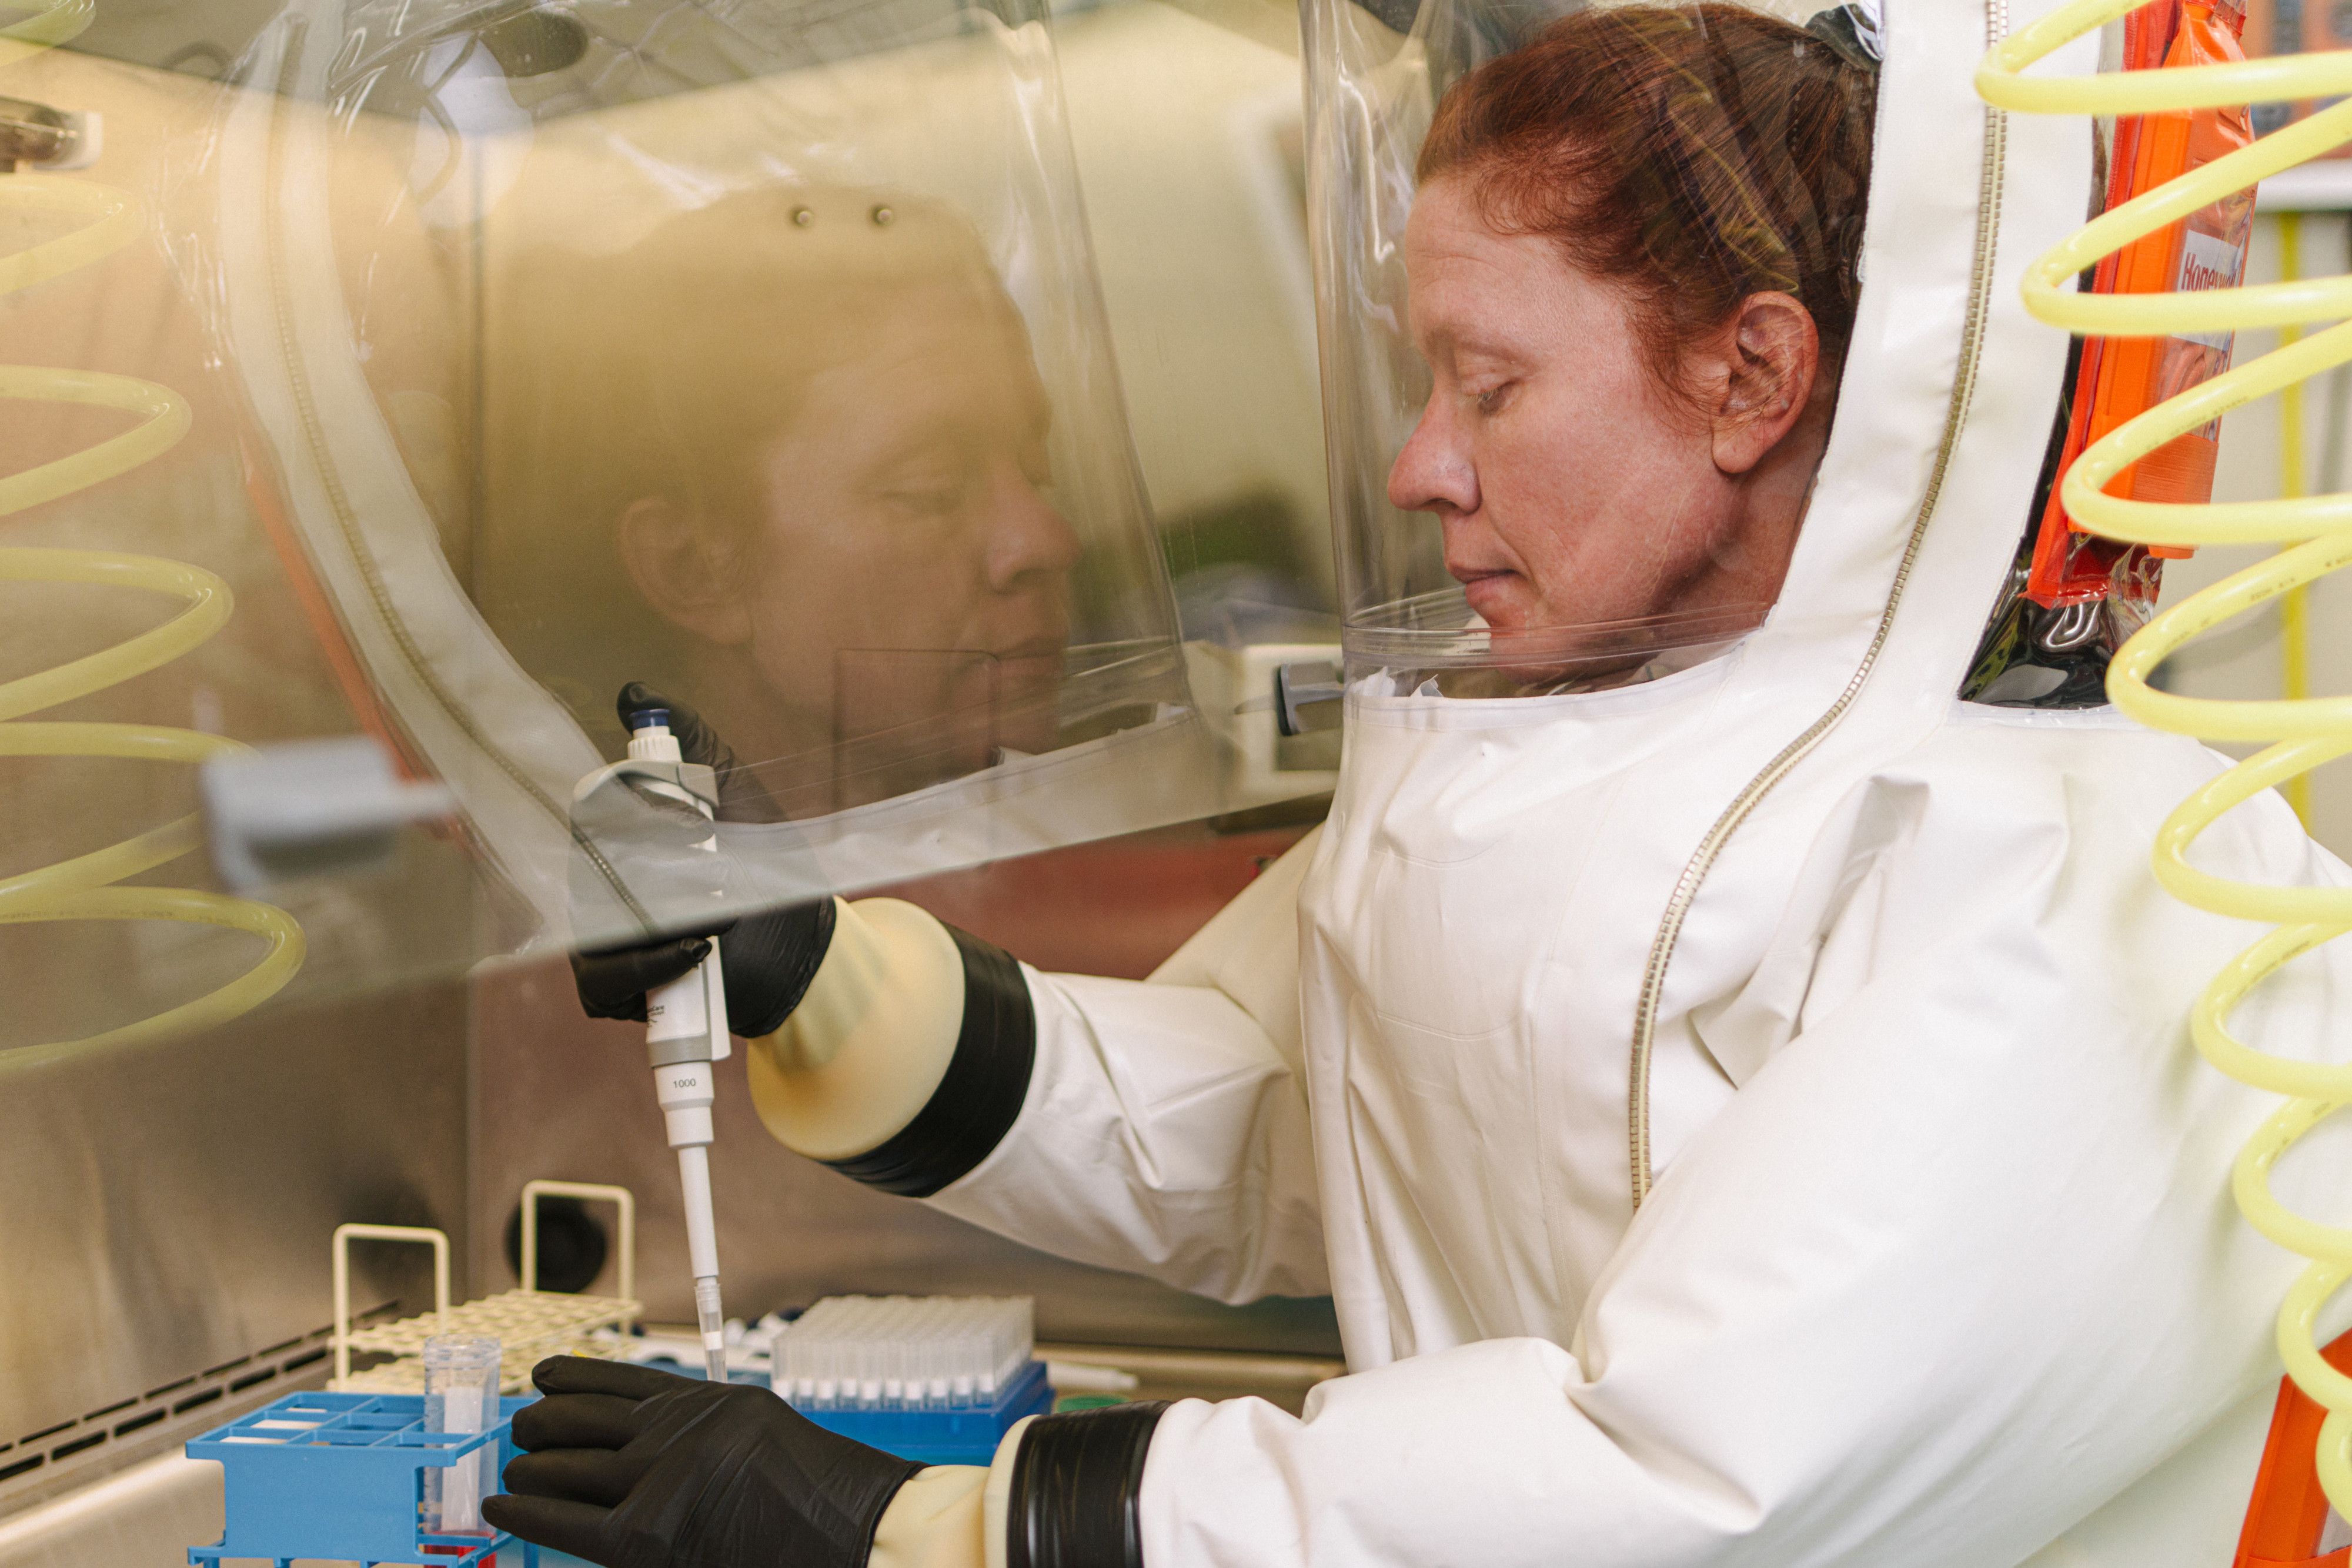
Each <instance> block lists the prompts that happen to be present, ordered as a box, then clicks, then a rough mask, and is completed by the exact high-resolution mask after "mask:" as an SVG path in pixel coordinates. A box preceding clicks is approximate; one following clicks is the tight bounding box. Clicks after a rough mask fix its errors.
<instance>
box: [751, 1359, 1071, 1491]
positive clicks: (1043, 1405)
mask: <svg viewBox="0 0 2352 1568" xmlns="http://www.w3.org/2000/svg"><path fill="white" fill-rule="evenodd" d="M796 1407H797V1406H796ZM1053 1408H1054V1390H1053V1387H1052V1386H1051V1385H1049V1384H1047V1383H1046V1381H1045V1363H1044V1362H1042V1361H1033V1362H1030V1363H1028V1364H1026V1365H1024V1367H1022V1369H1021V1370H1020V1372H1019V1373H1018V1374H1016V1375H1014V1376H1013V1379H1012V1381H1010V1382H1009V1383H1007V1384H1005V1385H1003V1387H1001V1388H999V1389H998V1390H997V1392H996V1398H995V1400H994V1402H993V1403H992V1404H987V1405H967V1406H949V1407H948V1408H946V1409H943V1410H903V1409H901V1410H889V1409H880V1410H859V1409H842V1408H837V1407H836V1408H833V1409H804V1410H802V1411H801V1414H802V1415H803V1416H807V1417H808V1418H809V1419H810V1420H812V1421H814V1422H815V1423H816V1424H817V1425H818V1426H820V1427H824V1429H825V1430H826V1431H828V1432H838V1433H840V1434H841V1435H842V1436H843V1437H855V1438H856V1439H857V1440H858V1441H859V1442H861V1443H864V1444H866V1445H867V1446H868V1447H870V1448H880V1449H881V1450H882V1451H883V1452H885V1453H888V1454H896V1455H898V1457H899V1458H902V1459H910V1460H912V1461H914V1462H915V1463H916V1464H919V1465H984V1464H987V1463H988V1462H989V1461H990V1460H992V1459H993V1458H996V1445H997V1444H998V1443H1000V1442H1002V1441H1003V1438H1004V1434H1005V1433H1007V1432H1009V1431H1011V1430H1012V1429H1013V1423H1014V1422H1016V1421H1018V1420H1020V1419H1021V1418H1022V1417H1023V1416H1043V1415H1045V1414H1046V1413H1048V1412H1049V1411H1051V1410H1052V1409H1053Z"/></svg>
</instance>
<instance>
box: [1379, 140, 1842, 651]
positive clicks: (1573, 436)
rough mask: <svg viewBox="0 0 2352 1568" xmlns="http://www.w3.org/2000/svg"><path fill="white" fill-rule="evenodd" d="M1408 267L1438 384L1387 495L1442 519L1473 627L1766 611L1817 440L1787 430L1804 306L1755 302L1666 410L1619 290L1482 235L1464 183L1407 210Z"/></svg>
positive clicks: (1798, 395) (1510, 238) (1804, 360)
mask: <svg viewBox="0 0 2352 1568" xmlns="http://www.w3.org/2000/svg"><path fill="white" fill-rule="evenodd" d="M1405 255H1406V266H1407V269H1408V271H1409V273H1410V275H1411V279H1412V283H1411V287H1412V331H1413V338H1414V341H1415V342H1416V344H1417V345H1418V346H1419V348H1420V349H1421V351H1422V353H1423V357H1424V358H1425V359H1426V360H1427V361H1428V362H1429V367H1430V371H1431V372H1432V375H1433V382H1434V385H1433V390H1432V392H1431V393H1430V399H1429V403H1428V406H1427V408H1426V409H1425V410H1424V411H1423V414H1422V418H1421V422H1420V423H1419V425H1418V426H1417V427H1416V428H1415V429H1414V431H1413V434H1412V439H1411V440H1409V441H1408V442H1407V443H1406V444H1405V447H1404V450H1403V451H1402V453H1400V454H1399V455H1398V456H1397V460H1396V465H1395V467H1394V469H1393V470H1392V471H1391V474H1390V476H1389V497H1390V499H1391V501H1393V502H1394V503H1395V504H1396V505H1397V506H1398V507H1402V508H1403V509H1405V510H1408V511H1422V512H1431V513H1434V514H1435V515H1436V517H1437V518H1438V522H1439V526H1440V527H1441V528H1443V529H1444V538H1445V565H1446V570H1448V571H1449V572H1451V573H1452V574H1453V575H1454V578H1455V579H1457V580H1459V581H1461V582H1462V584H1463V585H1464V588H1465V592H1466V594H1467V596H1468V598H1469V601H1470V604H1471V608H1473V609H1474V610H1475V611H1476V612H1478V613H1479V615H1480V616H1481V617H1483V618H1484V619H1485V621H1486V624H1487V625H1489V626H1490V627H1493V628H1494V629H1495V630H1496V632H1498V633H1507V632H1524V631H1528V630H1534V629H1540V628H1548V627H1576V626H1591V625H1597V624H1600V623H1604V622H1622V621H1627V620H1631V619H1634V618H1637V617H1645V616H1656V615H1664V614H1668V613H1676V612H1686V611H1694V610H1704V609H1710V608H1714V607H1717V606H1724V605H1733V604H1740V603H1750V602H1752V603H1769V602H1770V601H1771V600H1772V598H1773V596H1774V595H1775V594H1776V593H1777V592H1778V591H1779V590H1780V579H1781V576H1782V574H1783V573H1784V572H1785V571H1786V570H1787V567H1788V560H1789V554H1790V550H1791V549H1793V548H1794V546H1795V543H1796V535H1797V524H1798V521H1799V519H1800V517H1801V513H1802V510H1803V502H1804V493H1805V489H1806V486H1808V485H1809V484H1810V483H1811V476H1812V471H1813V467H1814V465H1815V464H1816V462H1817V461H1818V459H1819V457H1820V451H1821V442H1822V428H1825V426H1826V417H1825V416H1824V417H1823V418H1822V419H1821V420H1818V421H1808V420H1804V419H1803V416H1804V415H1805V414H1806V413H1807V411H1808V408H1809V406H1810V405H1811V402H1812V396H1811V394H1812V392H1813V390H1814V388H1813V383H1814V379H1815V378H1814V371H1815V367H1816V361H1817V359H1818V353H1819V350H1818V345H1817V342H1816V340H1815V336H1814V332H1813V326H1812V319H1811V317H1810V316H1809V315H1808V314H1807V313H1806V312H1805V310H1804V308H1803V307H1801V305H1799V304H1798V303H1797V302H1796V301H1795V300H1793V299H1791V298H1789V297H1788V296H1786V295H1782V294H1759V295H1752V296H1750V297H1749V298H1748V299H1747V300H1746V301H1745V302H1743V305H1742V307H1741V308H1740V310H1739V311H1738V314H1737V315H1736V316H1735V317H1734V318H1733V319H1731V320H1729V321H1727V322H1726V323H1724V324H1723V326H1722V328H1721V329H1719V330H1718V331H1717V332H1716V333H1714V334H1712V335H1711V336H1710V337H1709V338H1708V339H1706V340H1705V341H1704V342H1703V343H1702V344H1701V345H1700V347H1699V348H1698V349H1697V350H1696V352H1694V353H1693V354H1692V355H1690V356H1689V357H1688V358H1687V359H1686V361H1685V364H1684V365H1683V367H1682V372H1683V373H1682V377H1681V381H1682V395H1677V393H1676V392H1675V391H1670V390H1669V389H1668V388H1666V387H1665V386H1664V385H1662V384H1661V382H1660V381H1659V378H1658V377H1657V376H1656V375H1655V374H1654V372H1653V371H1652V369H1651V362H1650V360H1649V357H1648V350H1647V348H1646V346H1645V345H1644V344H1643V342H1642V341H1641V340H1640V339H1639V338H1638V336H1637V334H1636V331H1635V329H1634V325H1633V316H1632V313H1631V310H1630V301H1629V298H1628V296H1627V295H1626V293H1625V291H1624V290H1623V289H1622V287H1620V286H1618V285H1615V284H1611V283H1605V282H1601V281H1598V280H1595V279H1593V278H1591V277H1588V276H1586V275H1585V274H1583V273H1581V272H1580V271H1578V270H1576V269H1575V268H1573V267H1570V266H1569V265H1567V264H1566V263H1565V262H1564V261H1563V260H1562V259H1561V257H1560V255H1559V250H1558V248H1557V247H1556V246H1554V245H1553V244H1552V242H1551V241H1550V240H1549V239H1548V238H1546V237H1544V236H1542V235H1505V234H1498V233H1496V231H1495V229H1494V228H1492V227H1491V226H1489V225H1488V224H1487V223H1486V221H1485V219H1484V218H1483V217H1482V216H1481V215H1480V214H1479V212H1478V209H1477V205H1476V201H1475V192H1474V191H1472V190H1471V189H1469V188H1468V187H1467V186H1466V185H1465V182H1463V181H1462V180H1459V179H1442V180H1439V181H1437V182H1436V183H1433V185H1431V186H1430V187H1429V188H1428V189H1427V190H1424V191H1423V193H1421V196H1420V200H1419V202H1418V203H1417V204H1416V205H1415V207H1414V209H1413V214H1412V221H1411V223H1410V225H1408V227H1407V230H1406V249H1405ZM1801 422H1802V423H1803V424H1804V425H1806V426H1807V427H1809V429H1808V431H1807V432H1804V433H1801V435H1800V438H1799V439H1795V440H1790V439H1787V438H1788V437H1790V434H1791V433H1792V432H1795V431H1798V430H1799V426H1800V423H1801ZM1816 426H1818V427H1821V428H1810V427H1816Z"/></svg>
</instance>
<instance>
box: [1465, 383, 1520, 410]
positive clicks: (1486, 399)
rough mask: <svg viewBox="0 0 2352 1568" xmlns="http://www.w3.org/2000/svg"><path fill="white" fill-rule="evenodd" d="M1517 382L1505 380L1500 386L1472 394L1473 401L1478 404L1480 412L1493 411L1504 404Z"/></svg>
mask: <svg viewBox="0 0 2352 1568" xmlns="http://www.w3.org/2000/svg"><path fill="white" fill-rule="evenodd" d="M1515 384H1517V383H1515V382H1504V383H1503V384H1502V385H1500V386H1496V387H1488V388H1487V389H1486V391H1485V392H1476V393H1474V394H1472V399H1471V401H1472V402H1475V403H1476V404H1477V405H1478V412H1479V413H1494V412H1495V411H1496V409H1498V408H1501V407H1502V406H1503V404H1504V402H1506V401H1507V399H1508V398H1509V396H1510V392H1511V388H1512V387H1513V386H1514V385H1515Z"/></svg>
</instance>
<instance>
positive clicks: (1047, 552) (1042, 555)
mask: <svg viewBox="0 0 2352 1568" xmlns="http://www.w3.org/2000/svg"><path fill="white" fill-rule="evenodd" d="M1006 466H1007V468H1008V469H1009V470H1010V471H1009V472H1007V473H1004V474H1002V475H1000V476H999V477H998V479H997V503H996V506H995V507H994V508H993V511H994V514H995V516H994V518H993V523H992V528H991V529H990V533H989V538H988V555H987V568H988V585H989V587H991V588H992V589H994V590H995V591H997V592H999V593H1013V592H1018V591H1021V590H1022V589H1024V588H1027V587H1028V586H1029V585H1030V580H1032V579H1034V578H1036V577H1038V576H1041V575H1044V576H1051V577H1056V578H1059V577H1064V576H1066V575H1068V573H1069V570H1070V569H1071V568H1072V567H1074V566H1076V565H1077V564H1078V558H1079V557H1080V556H1081V555H1083V554H1085V553H1086V547H1085V546H1084V545H1083V544H1082V543H1080V542H1079V539H1078V536H1077V531H1076V529H1074V528H1071V527H1070V525H1069V521H1068V519H1067V518H1066V517H1063V516H1062V514H1061V513H1059V512H1057V511H1055V509H1054V505H1053V503H1052V502H1050V501H1048V500H1046V499H1045V497H1044V496H1043V495H1041V494H1039V492H1038V489H1037V486H1034V485H1033V484H1031V483H1030V482H1029V477H1028V476H1027V475H1025V474H1024V473H1022V472H1021V469H1020V467H1019V465H1017V464H1009V465H1006Z"/></svg>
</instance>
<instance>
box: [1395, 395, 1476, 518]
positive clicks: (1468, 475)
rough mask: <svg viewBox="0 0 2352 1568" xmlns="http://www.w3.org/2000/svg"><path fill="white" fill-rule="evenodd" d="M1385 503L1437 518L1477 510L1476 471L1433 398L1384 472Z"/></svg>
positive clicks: (1456, 432) (1405, 510)
mask: <svg viewBox="0 0 2352 1568" xmlns="http://www.w3.org/2000/svg"><path fill="white" fill-rule="evenodd" d="M1389 504H1390V505H1391V506H1393V507H1396V508H1397V509H1398V510H1399V511H1402V512H1435V513H1437V514H1439V515H1440V516H1444V515H1447V514H1454V513H1467V512H1475V511H1476V510H1477V509H1478V470H1477V468H1476V466H1475V465H1473V464H1472V463H1471V461H1470V454H1469V451H1468V449H1467V447H1466V446H1465V444H1464V443H1463V441H1462V438H1461V433H1460V432H1459V431H1458V430H1456V429H1455V428H1454V422H1453V420H1452V419H1451V418H1449V417H1448V415H1447V412H1446V410H1445V408H1444V405H1443V404H1442V403H1441V402H1439V394H1434V393H1433V394H1432V395H1431V397H1430V400H1429V402H1428V404H1427V406H1425V407H1424V408H1423V410H1422V411H1421V423H1418V424H1416V425H1414V426H1413V427H1412V437H1411V438H1410V439H1409V440H1407V441H1406V442H1405V444H1404V450H1403V451H1402V452H1400V453H1398V454H1397V460H1396V465H1395V466H1394V467H1392V468H1391V469H1390V470H1389Z"/></svg>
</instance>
